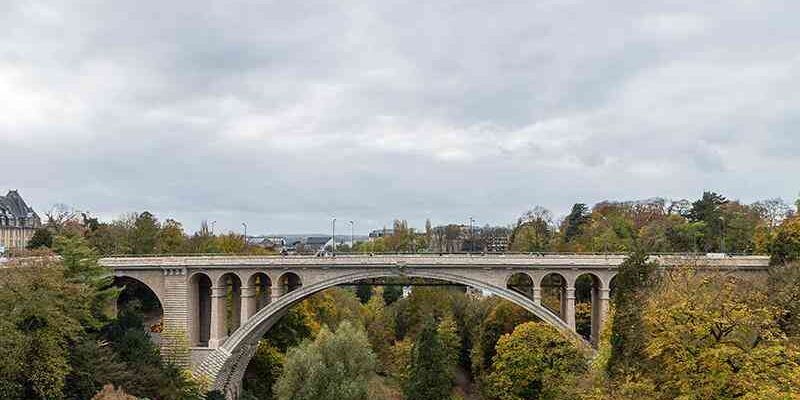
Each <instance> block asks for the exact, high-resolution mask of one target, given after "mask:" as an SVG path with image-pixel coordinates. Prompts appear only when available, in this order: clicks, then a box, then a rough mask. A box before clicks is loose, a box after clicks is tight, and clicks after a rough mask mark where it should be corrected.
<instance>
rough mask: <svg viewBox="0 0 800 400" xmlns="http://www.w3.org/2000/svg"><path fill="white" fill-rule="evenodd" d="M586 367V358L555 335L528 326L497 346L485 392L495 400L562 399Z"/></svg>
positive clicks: (541, 327) (540, 327) (547, 328)
mask: <svg viewBox="0 0 800 400" xmlns="http://www.w3.org/2000/svg"><path fill="white" fill-rule="evenodd" d="M586 366H587V363H586V358H585V357H584V356H583V355H582V354H581V353H580V352H579V351H578V349H577V348H576V347H575V345H574V344H573V343H572V342H570V341H569V340H567V339H565V338H564V337H563V336H562V335H561V334H560V333H559V332H558V331H556V330H555V329H553V328H552V327H550V326H548V325H545V324H543V323H540V322H527V323H524V324H522V325H519V326H517V327H516V328H515V329H514V332H513V333H511V334H507V335H503V337H501V338H500V341H498V342H497V354H496V355H495V356H494V358H493V359H492V370H491V373H490V374H489V376H488V378H487V385H488V392H489V393H490V395H491V398H492V399H498V400H534V399H553V400H555V399H561V398H565V397H564V395H565V392H567V391H568V388H569V387H570V386H572V384H573V383H574V382H575V380H576V378H577V377H578V375H579V374H580V373H582V372H584V371H585V370H586Z"/></svg>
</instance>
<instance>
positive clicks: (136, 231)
mask: <svg viewBox="0 0 800 400" xmlns="http://www.w3.org/2000/svg"><path fill="white" fill-rule="evenodd" d="M160 231H161V226H160V225H159V223H158V219H156V217H155V216H154V215H153V214H151V213H150V212H148V211H145V212H143V213H141V214H139V215H138V216H136V220H135V221H134V223H133V230H132V231H131V250H132V251H133V254H153V253H155V251H156V245H157V244H158V234H159V232H160Z"/></svg>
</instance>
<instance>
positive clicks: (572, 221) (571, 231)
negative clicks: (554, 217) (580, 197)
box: [562, 203, 591, 243]
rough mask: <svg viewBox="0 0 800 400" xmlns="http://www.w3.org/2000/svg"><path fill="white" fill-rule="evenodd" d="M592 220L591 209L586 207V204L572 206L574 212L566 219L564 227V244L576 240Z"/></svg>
mask: <svg viewBox="0 0 800 400" xmlns="http://www.w3.org/2000/svg"><path fill="white" fill-rule="evenodd" d="M590 220H591V216H590V214H589V208H588V207H586V204H583V203H576V204H574V205H573V206H572V211H570V213H569V215H567V218H566V219H564V224H563V226H562V232H563V235H564V242H565V243H570V242H572V241H573V240H574V239H575V238H577V237H578V236H580V235H581V234H582V233H583V228H584V225H586V224H587V223H589V221H590Z"/></svg>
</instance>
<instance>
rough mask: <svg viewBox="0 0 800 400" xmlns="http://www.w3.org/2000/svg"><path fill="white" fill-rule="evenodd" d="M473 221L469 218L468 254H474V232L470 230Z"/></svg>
mask: <svg viewBox="0 0 800 400" xmlns="http://www.w3.org/2000/svg"><path fill="white" fill-rule="evenodd" d="M474 222H475V220H474V219H473V218H472V217H469V252H470V253H474V252H475V231H474V230H473V229H472V224H473V223H474Z"/></svg>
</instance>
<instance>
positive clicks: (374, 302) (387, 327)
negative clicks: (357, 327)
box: [362, 288, 395, 373]
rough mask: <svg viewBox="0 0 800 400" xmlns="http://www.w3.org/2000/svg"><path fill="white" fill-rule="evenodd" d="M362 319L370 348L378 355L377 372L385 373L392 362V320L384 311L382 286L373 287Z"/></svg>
mask: <svg viewBox="0 0 800 400" xmlns="http://www.w3.org/2000/svg"><path fill="white" fill-rule="evenodd" d="M362 319H363V320H364V326H365V327H366V331H367V337H368V338H369V342H370V345H371V346H372V350H373V351H374V352H375V354H376V355H377V357H378V360H379V361H380V363H379V364H378V372H380V373H387V372H388V371H389V369H390V366H391V363H392V347H391V346H392V344H393V343H394V339H395V338H394V321H393V319H392V318H391V316H390V315H389V314H388V313H387V312H386V305H385V304H384V300H383V290H382V288H375V293H374V294H373V295H372V296H371V298H370V300H369V302H368V303H367V304H366V305H365V306H364V309H363V312H362Z"/></svg>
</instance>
